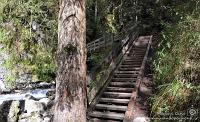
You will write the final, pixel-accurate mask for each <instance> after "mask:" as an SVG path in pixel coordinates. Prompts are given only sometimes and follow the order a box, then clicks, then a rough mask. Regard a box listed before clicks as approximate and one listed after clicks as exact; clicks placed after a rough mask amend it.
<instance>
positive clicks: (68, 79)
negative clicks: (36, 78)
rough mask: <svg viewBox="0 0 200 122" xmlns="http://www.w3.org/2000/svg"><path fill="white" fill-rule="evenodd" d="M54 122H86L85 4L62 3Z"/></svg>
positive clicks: (77, 1) (71, 0)
mask: <svg viewBox="0 0 200 122" xmlns="http://www.w3.org/2000/svg"><path fill="white" fill-rule="evenodd" d="M57 66H58V71H57V77H56V99H55V102H56V103H55V113H54V122H86V107H87V99H86V98H87V97H86V19H85V0H61V5H60V12H59V17H58V50H57Z"/></svg>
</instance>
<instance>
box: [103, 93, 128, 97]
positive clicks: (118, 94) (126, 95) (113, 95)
mask: <svg viewBox="0 0 200 122" xmlns="http://www.w3.org/2000/svg"><path fill="white" fill-rule="evenodd" d="M103 95H104V96H106V97H109V98H130V97H131V93H121V92H104V93H103Z"/></svg>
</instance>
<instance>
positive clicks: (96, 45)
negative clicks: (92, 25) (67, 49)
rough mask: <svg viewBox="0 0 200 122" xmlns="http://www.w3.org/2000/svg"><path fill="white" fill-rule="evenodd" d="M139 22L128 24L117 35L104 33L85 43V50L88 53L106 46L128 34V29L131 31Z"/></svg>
mask: <svg viewBox="0 0 200 122" xmlns="http://www.w3.org/2000/svg"><path fill="white" fill-rule="evenodd" d="M139 24H140V22H138V23H136V24H134V25H132V26H131V27H130V24H129V28H128V27H124V28H125V29H124V31H122V32H121V33H119V34H118V35H113V34H106V35H104V36H103V37H100V38H98V39H96V40H94V41H92V42H89V43H87V51H88V52H89V53H92V52H93V51H96V50H99V49H101V48H104V47H106V46H109V45H111V44H113V42H114V41H119V40H121V39H123V38H124V35H126V34H129V33H130V31H132V30H133V29H134V28H135V27H136V26H138V25H139Z"/></svg>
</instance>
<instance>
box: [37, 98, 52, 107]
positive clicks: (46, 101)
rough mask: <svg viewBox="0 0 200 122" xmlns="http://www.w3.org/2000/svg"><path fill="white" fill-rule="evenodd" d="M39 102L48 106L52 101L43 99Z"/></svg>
mask: <svg viewBox="0 0 200 122" xmlns="http://www.w3.org/2000/svg"><path fill="white" fill-rule="evenodd" d="M39 102H41V103H44V104H45V105H46V106H47V105H48V103H49V102H50V100H49V99H48V98H42V99H40V100H39Z"/></svg>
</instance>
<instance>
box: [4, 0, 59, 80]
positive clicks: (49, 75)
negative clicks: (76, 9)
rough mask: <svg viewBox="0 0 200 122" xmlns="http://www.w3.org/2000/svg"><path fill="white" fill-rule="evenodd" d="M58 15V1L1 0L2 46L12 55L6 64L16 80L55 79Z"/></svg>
mask: <svg viewBox="0 0 200 122" xmlns="http://www.w3.org/2000/svg"><path fill="white" fill-rule="evenodd" d="M57 14H58V2H56V1H54V0H1V6H0V23H1V24H0V26H1V28H2V29H1V30H0V36H1V43H2V44H3V50H4V51H5V52H7V53H9V59H8V60H7V61H6V62H5V63H4V65H5V66H6V68H8V69H9V70H10V71H11V74H14V76H15V78H17V77H19V76H20V75H22V74H26V73H31V74H32V75H33V80H43V81H49V80H52V79H53V78H54V77H55V68H56V66H55V62H54V55H55V54H54V53H55V50H56V45H57ZM8 79H10V78H8Z"/></svg>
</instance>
